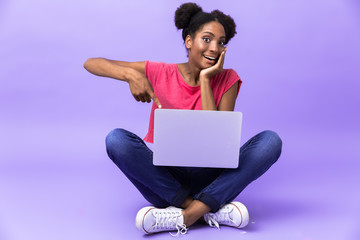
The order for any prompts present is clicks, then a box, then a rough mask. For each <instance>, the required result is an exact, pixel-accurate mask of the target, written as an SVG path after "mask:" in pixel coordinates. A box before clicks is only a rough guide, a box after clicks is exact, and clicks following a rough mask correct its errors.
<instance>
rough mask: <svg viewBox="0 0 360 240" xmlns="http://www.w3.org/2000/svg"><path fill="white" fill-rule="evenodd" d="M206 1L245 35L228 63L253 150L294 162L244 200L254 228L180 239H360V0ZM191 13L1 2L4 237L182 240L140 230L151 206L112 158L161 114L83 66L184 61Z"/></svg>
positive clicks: (0, 238) (144, 5)
mask: <svg viewBox="0 0 360 240" xmlns="http://www.w3.org/2000/svg"><path fill="white" fill-rule="evenodd" d="M196 2H198V3H199V4H200V5H201V6H203V8H204V10H205V11H209V10H213V9H215V8H219V9H220V10H223V11H224V12H225V13H227V14H230V15H231V16H233V17H234V19H235V21H236V23H237V26H238V28H237V32H238V35H237V36H236V37H235V38H234V39H233V40H232V41H231V42H230V43H229V47H228V51H227V56H226V60H225V67H226V68H234V69H235V70H236V71H237V72H238V73H239V75H240V77H241V78H242V80H243V85H242V87H241V90H240V94H239V98H238V100H237V104H236V109H235V110H236V111H241V112H243V114H244V121H243V134H242V136H243V139H242V142H243V143H244V142H245V141H246V140H247V139H248V138H250V137H251V136H253V135H255V134H256V133H258V132H260V131H262V130H265V129H272V130H274V131H276V132H277V133H278V134H279V135H280V136H281V138H282V140H283V153H282V155H281V157H280V159H279V161H278V162H277V163H276V164H275V165H274V166H273V167H272V168H271V169H270V170H269V171H268V172H267V173H265V175H263V176H262V177H261V178H259V179H258V180H256V181H255V182H253V183H252V184H251V185H249V186H248V188H246V189H245V190H244V191H243V192H242V193H241V194H240V195H239V196H238V198H237V200H238V201H240V202H242V203H244V204H245V205H246V206H247V208H248V210H249V214H250V223H249V225H248V226H247V227H246V228H244V229H241V230H239V229H233V228H230V227H222V228H221V230H220V231H219V230H217V229H212V228H210V227H208V226H206V225H196V226H193V227H192V228H190V229H189V231H188V233H187V234H186V235H184V236H181V238H183V239H249V240H250V239H254V240H259V239H266V240H278V239H291V240H293V239H294V240H297V239H298V240H315V239H320V240H323V239H326V240H357V239H360V230H359V229H360V227H359V225H360V205H359V202H360V190H359V183H360V175H359V168H360V163H359V159H360V150H359V146H360V125H359V122H360V113H359V110H358V109H359V107H358V105H359V102H360V97H359V90H360V81H359V79H360V71H359V67H358V65H359V62H360V45H359V42H360V27H359V25H360V24H359V22H360V21H359V20H360V17H359V16H360V15H359V13H360V4H359V3H357V1H354V0H346V1H343V0H316V1H310V0H305V1H300V0H299V1H280V0H275V1H264V0H259V1H251V0H244V1H223V2H221V4H220V5H219V2H218V1H211V0H210V1H205V0H202V1H196ZM180 3H182V1H165V0H154V1H137V0H135V1H129V2H126V1H115V0H108V1H102V2H100V1H89V2H86V1H75V2H73V1H67V0H62V1H60V0H59V1H56V0H55V1H48V2H46V1H39V0H35V1H31V2H29V1H25V0H18V1H6V0H5V1H0V55H1V58H0V144H1V147H0V240H43V239H44V240H45V239H46V240H47V239H51V240H57V239H59V240H60V239H61V240H63V239H66V240H81V239H86V240H111V239H114V240H115V239H165V238H166V239H171V236H170V235H169V234H168V233H167V232H164V233H159V234H155V235H151V236H144V235H142V233H140V232H138V231H137V230H136V228H135V215H136V213H137V211H138V210H139V209H140V208H141V207H143V206H146V205H147V204H148V203H147V202H146V201H145V200H144V199H143V197H142V196H141V195H140V194H139V193H138V192H137V190H136V189H135V187H133V186H132V184H131V183H130V182H129V181H128V180H127V179H126V178H125V177H124V176H123V174H122V173H121V172H120V171H119V170H118V169H117V168H116V166H115V165H114V164H113V163H112V162H111V160H109V159H108V157H107V155H106V152H105V144H104V138H105V136H106V134H107V133H108V132H109V131H110V130H111V129H113V128H116V127H122V128H125V129H128V130H130V131H133V132H135V133H136V134H138V135H139V136H142V137H143V136H145V134H146V131H147V127H148V126H147V124H148V120H149V113H150V105H149V104H143V103H137V102H136V101H135V100H134V99H133V97H132V96H131V94H130V92H129V90H128V86H127V84H126V83H124V82H119V81H115V80H110V79H105V78H99V77H95V76H92V75H90V74H89V73H87V72H86V71H85V70H84V69H83V67H82V64H83V63H84V61H85V60H86V59H87V58H89V57H100V56H101V57H106V58H110V59H120V60H128V61H135V60H146V59H150V60H153V61H164V62H182V61H186V54H185V49H184V46H183V45H182V41H181V37H180V35H181V33H180V32H177V31H176V30H175V26H174V24H173V23H172V21H173V14H174V11H175V9H176V8H177V7H178V6H179V5H180ZM149 9H150V10H151V11H148V10H149ZM139 16H141V17H139ZM154 26H155V27H154ZM159 44H160V45H159Z"/></svg>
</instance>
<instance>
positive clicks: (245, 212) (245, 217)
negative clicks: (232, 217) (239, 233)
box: [230, 202, 249, 228]
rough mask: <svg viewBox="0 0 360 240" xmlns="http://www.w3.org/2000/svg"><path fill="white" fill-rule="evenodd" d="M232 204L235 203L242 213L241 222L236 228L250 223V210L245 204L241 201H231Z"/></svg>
mask: <svg viewBox="0 0 360 240" xmlns="http://www.w3.org/2000/svg"><path fill="white" fill-rule="evenodd" d="M230 204H232V205H234V206H235V207H236V208H237V209H238V210H239V212H240V214H241V223H240V224H239V225H238V226H235V227H236V228H243V227H246V225H248V224H249V212H248V210H247V208H246V207H245V205H244V204H242V203H241V202H231V203H230Z"/></svg>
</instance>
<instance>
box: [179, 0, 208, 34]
mask: <svg viewBox="0 0 360 240" xmlns="http://www.w3.org/2000/svg"><path fill="white" fill-rule="evenodd" d="M198 12H202V8H201V7H199V6H198V5H196V4H195V3H184V4H182V5H181V6H180V7H178V9H176V12H175V26H176V27H177V29H184V28H186V27H187V26H189V24H190V20H191V18H192V17H193V16H194V15H195V14H197V13H198Z"/></svg>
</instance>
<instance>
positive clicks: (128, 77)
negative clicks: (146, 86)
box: [125, 68, 140, 83]
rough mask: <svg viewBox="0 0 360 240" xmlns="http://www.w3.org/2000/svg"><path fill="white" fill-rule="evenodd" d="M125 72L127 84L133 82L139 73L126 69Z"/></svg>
mask: <svg viewBox="0 0 360 240" xmlns="http://www.w3.org/2000/svg"><path fill="white" fill-rule="evenodd" d="M125 72H126V81H127V82H128V83H130V82H133V81H135V80H136V79H138V78H139V74H140V73H139V72H138V71H136V70H135V69H132V68H127V71H125Z"/></svg>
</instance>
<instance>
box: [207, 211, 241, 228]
mask: <svg viewBox="0 0 360 240" xmlns="http://www.w3.org/2000/svg"><path fill="white" fill-rule="evenodd" d="M232 211H233V209H231V210H230V211H225V210H221V211H218V212H216V213H208V214H209V215H208V224H209V226H210V227H217V228H218V229H220V226H219V223H218V222H220V223H235V222H234V221H233V220H232V219H231V217H230V213H231V212H232Z"/></svg>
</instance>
